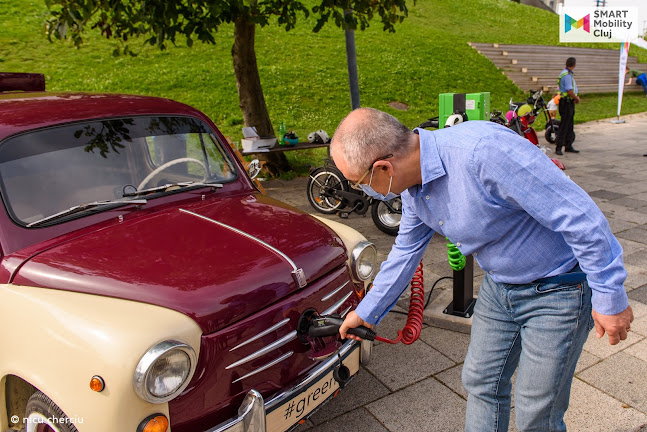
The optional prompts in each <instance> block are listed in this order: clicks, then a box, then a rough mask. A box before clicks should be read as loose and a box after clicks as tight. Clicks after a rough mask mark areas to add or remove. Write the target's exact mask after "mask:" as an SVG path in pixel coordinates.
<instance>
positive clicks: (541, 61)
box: [469, 43, 647, 94]
mask: <svg viewBox="0 0 647 432" xmlns="http://www.w3.org/2000/svg"><path fill="white" fill-rule="evenodd" d="M469 45H470V46H471V47H472V48H474V49H476V50H477V51H478V52H479V53H480V54H482V55H484V56H485V57H487V58H488V59H489V60H490V61H491V62H492V63H494V64H495V65H496V66H497V67H498V68H499V69H500V70H501V72H502V73H503V74H504V75H506V76H507V77H508V78H509V79H510V80H511V81H513V82H514V83H515V84H516V85H517V86H518V87H519V88H520V89H521V90H524V91H528V90H537V89H540V88H541V89H542V90H544V92H549V93H554V92H556V91H557V76H558V75H559V73H560V71H562V70H563V69H564V63H565V62H566V59H567V58H568V57H575V58H576V59H577V67H576V68H575V81H576V82H577V87H578V91H579V93H580V94H585V93H616V92H617V91H618V62H619V57H620V53H619V50H606V49H597V48H572V47H562V46H547V45H508V44H482V43H469ZM627 65H628V66H629V68H631V69H639V70H645V69H647V67H645V66H644V65H641V64H640V63H638V59H637V58H636V57H632V56H630V57H629V59H628V61H627ZM625 91H642V89H641V88H640V86H635V85H631V86H627V85H625Z"/></svg>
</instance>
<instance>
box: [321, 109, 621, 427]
mask: <svg viewBox="0 0 647 432" xmlns="http://www.w3.org/2000/svg"><path fill="white" fill-rule="evenodd" d="M330 151H331V155H332V157H333V159H334V160H335V163H336V165H337V167H338V168H339V169H340V170H341V171H342V173H343V174H344V175H345V176H346V177H347V178H348V179H349V180H350V181H352V182H354V183H355V187H358V188H361V189H363V190H364V191H365V192H366V193H367V194H369V195H371V196H374V197H376V198H380V199H384V198H391V197H393V196H394V195H397V194H401V196H402V204H403V210H402V221H401V223H400V231H399V233H398V236H397V238H396V240H395V245H394V246H393V248H392V250H391V252H390V254H389V256H388V258H387V260H386V261H385V262H384V263H383V264H382V267H381V269H380V272H379V273H378V275H377V276H376V278H375V281H374V286H373V289H372V290H371V291H370V292H369V293H368V294H367V295H366V297H365V298H364V299H363V300H362V302H361V303H360V304H359V306H358V307H357V309H356V310H355V311H352V312H350V313H349V314H348V316H347V318H346V319H345V321H344V324H343V325H342V327H341V328H340V334H341V336H342V337H349V338H353V339H358V338H357V337H356V336H352V335H348V336H347V331H348V329H349V328H354V327H357V326H359V325H365V326H368V327H372V326H373V325H375V324H377V323H378V322H379V321H380V320H381V319H382V318H384V316H385V315H386V313H387V312H388V311H389V310H390V309H391V308H392V307H393V306H394V305H395V303H396V301H397V300H398V298H399V296H400V294H401V293H402V292H403V291H404V290H405V288H406V287H407V285H408V282H409V281H410V280H411V277H412V276H413V273H414V272H415V269H416V266H417V264H418V263H419V262H420V259H421V258H422V256H423V254H424V252H425V248H426V246H427V244H428V243H429V241H430V240H431V237H432V236H433V234H434V232H438V233H439V234H441V235H443V236H447V237H448V238H449V239H450V240H451V241H452V242H454V243H455V244H456V246H457V247H458V248H459V249H460V250H461V252H462V253H463V254H464V255H469V254H472V255H473V256H474V257H475V259H476V260H477V261H478V263H479V265H480V266H481V268H482V269H483V270H485V272H486V274H485V279H484V281H483V284H482V285H481V289H480V291H479V295H478V300H477V302H476V306H475V309H474V317H473V323H472V335H471V342H470V346H469V350H468V353H467V358H466V360H465V364H464V366H463V385H464V386H465V388H466V389H467V392H468V394H469V397H468V402H467V415H466V425H465V430H466V431H478V432H481V431H507V430H508V423H509V417H510V392H511V384H510V378H511V377H512V374H513V372H514V371H515V369H516V368H517V365H518V366H519V371H518V374H517V381H516V393H515V407H516V408H515V409H516V419H517V427H518V429H519V430H520V431H565V430H566V426H565V424H564V420H563V417H564V413H565V412H566V409H567V408H568V400H569V395H570V388H571V383H572V379H573V373H574V371H575V366H576V363H577V360H578V358H579V356H580V354H581V352H582V346H583V345H584V342H585V341H586V338H587V335H588V333H589V331H590V330H591V328H592V327H593V325H595V327H596V332H597V336H598V337H602V336H603V335H604V333H607V335H608V337H609V342H610V343H611V344H612V345H614V344H617V343H618V342H619V341H620V340H621V339H626V337H627V331H629V328H630V323H631V321H632V320H633V313H632V311H631V307H629V303H628V299H627V295H626V293H625V290H624V287H623V282H624V280H625V278H626V271H625V269H624V266H623V261H622V248H621V246H620V244H619V243H618V241H617V240H616V238H615V237H614V236H613V234H612V233H611V230H610V229H609V224H608V223H607V221H606V219H605V217H604V216H603V214H602V212H601V211H600V210H599V209H598V207H597V206H596V205H595V203H594V202H593V201H592V200H591V198H590V197H589V196H588V195H587V194H586V192H584V191H583V190H582V189H580V188H579V187H578V186H577V185H576V184H575V183H573V182H572V181H571V180H569V179H568V177H566V176H565V175H564V174H563V173H562V172H561V171H560V170H559V169H558V168H557V167H556V166H555V165H554V164H553V163H552V162H551V161H550V160H549V159H548V158H547V157H546V156H545V155H543V154H542V152H541V151H540V150H539V149H538V148H536V147H535V146H533V145H532V144H531V143H530V142H529V141H528V140H526V139H524V138H522V137H520V136H518V135H517V134H515V133H514V132H512V131H510V130H509V129H506V128H505V127H502V126H500V125H497V124H495V123H492V122H484V121H469V122H465V123H463V124H460V125H457V126H454V127H451V128H446V129H442V130H438V131H434V132H431V131H427V130H424V129H416V130H415V131H413V132H412V131H410V130H409V129H408V128H407V127H405V126H404V125H402V124H401V123H400V122H399V121H398V120H397V119H395V118H394V117H393V116H391V115H389V114H386V113H384V112H381V111H378V110H375V109H371V108H361V109H357V110H355V111H353V112H351V113H350V114H349V115H348V116H347V117H346V118H345V119H344V120H343V121H342V122H341V123H340V125H339V127H338V129H337V131H336V132H335V135H334V137H333V141H332V144H331V149H330Z"/></svg>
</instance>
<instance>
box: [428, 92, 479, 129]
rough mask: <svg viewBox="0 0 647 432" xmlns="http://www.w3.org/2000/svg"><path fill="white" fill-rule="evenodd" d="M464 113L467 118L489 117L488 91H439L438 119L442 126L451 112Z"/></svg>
mask: <svg viewBox="0 0 647 432" xmlns="http://www.w3.org/2000/svg"><path fill="white" fill-rule="evenodd" d="M461 113H465V114H466V115H467V119H468V120H489V119H490V92H482V93H441V94H439V95H438V120H439V122H438V123H439V125H440V127H441V128H442V127H443V126H444V125H445V123H446V122H447V119H448V118H449V116H451V115H452V114H461Z"/></svg>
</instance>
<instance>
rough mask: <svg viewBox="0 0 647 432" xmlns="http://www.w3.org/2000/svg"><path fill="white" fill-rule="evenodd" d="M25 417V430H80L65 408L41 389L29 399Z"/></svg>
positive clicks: (31, 431)
mask: <svg viewBox="0 0 647 432" xmlns="http://www.w3.org/2000/svg"><path fill="white" fill-rule="evenodd" d="M25 417H26V419H27V421H26V423H25V432H78V429H77V428H76V427H75V426H74V423H72V421H71V420H70V418H69V417H68V416H67V415H65V413H64V412H63V410H62V409H60V408H59V407H58V405H56V404H55V403H54V401H52V400H51V399H50V398H49V397H47V395H46V394H45V393H43V392H41V391H37V392H36V393H34V394H33V395H31V397H30V398H29V400H28V401H27V408H26V409H25Z"/></svg>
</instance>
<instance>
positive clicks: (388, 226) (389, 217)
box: [371, 197, 402, 236]
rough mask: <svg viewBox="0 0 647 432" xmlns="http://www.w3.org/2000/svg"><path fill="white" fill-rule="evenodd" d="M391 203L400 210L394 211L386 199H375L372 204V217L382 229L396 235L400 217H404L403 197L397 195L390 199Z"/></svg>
mask: <svg viewBox="0 0 647 432" xmlns="http://www.w3.org/2000/svg"><path fill="white" fill-rule="evenodd" d="M389 203H390V204H391V206H392V207H393V208H394V209H396V210H399V212H396V213H394V212H392V211H391V209H390V208H389V206H387V205H386V203H385V202H384V201H380V200H375V201H374V202H373V205H372V206H371V217H372V218H373V222H374V223H375V226H376V227H377V228H378V229H379V230H380V231H382V232H383V233H386V234H388V235H392V236H396V235H398V230H399V229H400V219H401V218H402V199H401V198H400V197H397V198H394V199H392V200H391V201H389Z"/></svg>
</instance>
